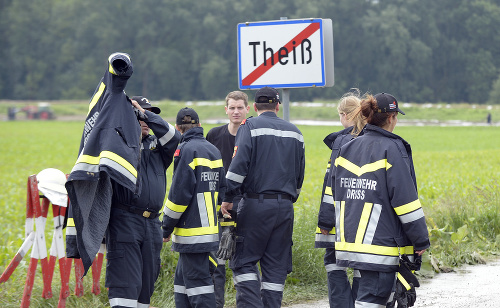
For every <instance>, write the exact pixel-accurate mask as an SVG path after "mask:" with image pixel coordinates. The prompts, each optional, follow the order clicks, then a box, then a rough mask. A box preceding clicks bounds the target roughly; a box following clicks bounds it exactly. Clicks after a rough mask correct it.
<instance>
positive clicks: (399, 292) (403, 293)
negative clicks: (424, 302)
mask: <svg viewBox="0 0 500 308" xmlns="http://www.w3.org/2000/svg"><path fill="white" fill-rule="evenodd" d="M399 278H400V277H399V275H398V280H397V282H396V292H395V293H394V298H395V299H396V301H397V302H398V308H400V307H401V308H407V307H413V305H414V304H415V301H416V300H417V292H416V291H415V287H414V286H413V284H412V283H410V284H409V287H410V288H409V289H407V287H405V285H404V284H403V283H402V281H401V280H400V279H399Z"/></svg>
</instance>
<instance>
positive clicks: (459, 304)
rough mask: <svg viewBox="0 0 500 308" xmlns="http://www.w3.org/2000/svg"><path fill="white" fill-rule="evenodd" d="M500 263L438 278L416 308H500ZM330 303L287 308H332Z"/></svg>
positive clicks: (421, 292)
mask: <svg viewBox="0 0 500 308" xmlns="http://www.w3.org/2000/svg"><path fill="white" fill-rule="evenodd" d="M499 282H500V259H499V260H496V261H491V262H488V264H484V265H473V266H465V267H461V268H459V269H457V271H456V272H454V273H443V274H438V275H436V276H435V277H434V278H433V279H429V280H425V281H423V282H422V285H421V287H420V288H418V289H417V302H416V303H415V306H414V307H415V308H420V307H426V308H476V307H481V308H493V307H495V308H497V307H500V287H499V286H498V283H499ZM329 307H330V306H329V304H328V300H327V299H325V300H321V301H317V302H311V303H307V304H297V305H292V306H289V307H284V308H329Z"/></svg>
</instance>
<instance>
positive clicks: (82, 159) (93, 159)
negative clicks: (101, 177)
mask: <svg viewBox="0 0 500 308" xmlns="http://www.w3.org/2000/svg"><path fill="white" fill-rule="evenodd" d="M101 158H108V159H110V160H112V161H114V162H116V163H117V164H119V165H120V166H122V167H123V168H125V169H127V171H128V172H130V173H131V174H132V175H133V176H134V177H136V178H137V170H136V169H135V168H134V167H133V166H132V165H131V164H130V163H129V162H128V161H127V160H125V159H124V158H123V157H121V156H120V155H118V154H116V153H113V152H110V151H102V152H101V153H100V154H99V156H90V155H80V156H79V157H78V159H77V161H76V164H79V163H86V164H90V165H98V164H99V161H100V160H101Z"/></svg>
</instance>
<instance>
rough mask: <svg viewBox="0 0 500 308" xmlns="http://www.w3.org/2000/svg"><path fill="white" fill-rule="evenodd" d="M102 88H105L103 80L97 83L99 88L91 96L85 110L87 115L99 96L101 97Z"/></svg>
mask: <svg viewBox="0 0 500 308" xmlns="http://www.w3.org/2000/svg"><path fill="white" fill-rule="evenodd" d="M104 89H106V85H105V84H104V82H101V84H100V85H99V89H98V90H97V92H96V93H95V95H94V96H93V97H92V100H91V101H90V104H89V111H88V112H87V116H88V115H89V114H90V111H91V110H92V109H93V108H94V106H95V104H97V101H99V98H101V96H102V93H103V92H104Z"/></svg>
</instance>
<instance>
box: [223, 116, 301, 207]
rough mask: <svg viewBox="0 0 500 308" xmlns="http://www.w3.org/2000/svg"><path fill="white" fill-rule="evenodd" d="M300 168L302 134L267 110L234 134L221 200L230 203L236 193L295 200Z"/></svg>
mask: <svg viewBox="0 0 500 308" xmlns="http://www.w3.org/2000/svg"><path fill="white" fill-rule="evenodd" d="M284 152H285V153H286V154H287V155H283V153H284ZM304 168H305V154H304V137H303V136H302V133H301V132H300V130H299V129H298V128H297V127H296V126H295V125H293V124H292V123H289V122H287V121H285V120H283V119H280V118H279V117H278V116H277V115H276V114H275V113H274V112H271V111H266V112H263V113H262V114H260V115H259V116H258V117H255V118H248V119H246V120H245V121H244V122H243V123H242V124H241V126H240V127H239V128H238V133H237V134H236V145H235V150H234V154H233V160H232V161H231V165H230V166H229V170H228V172H227V180H228V181H227V183H228V193H227V194H226V198H225V200H224V201H227V202H232V198H233V197H234V196H236V195H237V194H239V193H241V194H243V193H255V194H276V193H281V194H282V193H285V194H288V195H290V196H291V197H292V201H293V202H295V201H296V200H297V198H298V196H299V193H300V189H301V188H302V182H303V181H304Z"/></svg>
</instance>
